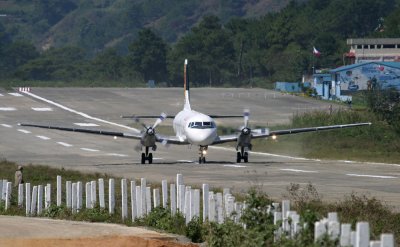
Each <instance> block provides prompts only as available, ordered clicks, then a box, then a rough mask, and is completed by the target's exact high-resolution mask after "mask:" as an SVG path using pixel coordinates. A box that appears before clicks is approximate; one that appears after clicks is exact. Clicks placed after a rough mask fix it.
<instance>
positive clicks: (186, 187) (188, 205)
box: [182, 186, 192, 215]
mask: <svg viewBox="0 0 400 247" xmlns="http://www.w3.org/2000/svg"><path fill="white" fill-rule="evenodd" d="M191 189H192V187H191V186H185V192H184V194H185V201H184V202H185V204H184V205H183V208H182V211H183V214H184V215H186V213H187V212H188V210H190V193H189V194H186V192H187V191H189V192H190V190H191ZM186 195H189V197H186ZM187 201H189V203H187ZM189 215H190V211H189Z"/></svg>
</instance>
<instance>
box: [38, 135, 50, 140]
mask: <svg viewBox="0 0 400 247" xmlns="http://www.w3.org/2000/svg"><path fill="white" fill-rule="evenodd" d="M36 137H37V138H40V139H42V140H50V139H51V138H50V137H47V136H36Z"/></svg>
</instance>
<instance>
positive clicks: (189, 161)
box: [177, 160, 194, 163]
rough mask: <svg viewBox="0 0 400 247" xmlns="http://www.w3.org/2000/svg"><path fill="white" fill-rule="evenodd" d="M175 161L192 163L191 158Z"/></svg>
mask: <svg viewBox="0 0 400 247" xmlns="http://www.w3.org/2000/svg"><path fill="white" fill-rule="evenodd" d="M177 162H182V163H194V161H193V160H177Z"/></svg>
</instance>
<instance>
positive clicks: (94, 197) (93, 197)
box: [90, 181, 97, 208]
mask: <svg viewBox="0 0 400 247" xmlns="http://www.w3.org/2000/svg"><path fill="white" fill-rule="evenodd" d="M90 189H91V192H90V196H91V199H90V204H91V208H95V207H96V203H97V186H96V181H91V182H90Z"/></svg>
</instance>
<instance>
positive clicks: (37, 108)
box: [31, 107, 53, 111]
mask: <svg viewBox="0 0 400 247" xmlns="http://www.w3.org/2000/svg"><path fill="white" fill-rule="evenodd" d="M31 109H32V110H34V111H53V109H51V108H50V107H31Z"/></svg>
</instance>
